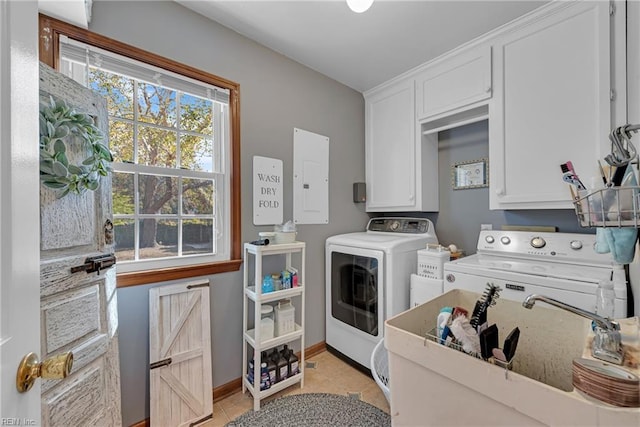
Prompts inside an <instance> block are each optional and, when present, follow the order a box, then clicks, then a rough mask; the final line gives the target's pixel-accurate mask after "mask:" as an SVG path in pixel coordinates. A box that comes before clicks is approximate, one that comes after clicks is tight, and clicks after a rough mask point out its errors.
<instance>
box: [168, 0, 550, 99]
mask: <svg viewBox="0 0 640 427" xmlns="http://www.w3.org/2000/svg"><path fill="white" fill-rule="evenodd" d="M176 1H177V2H179V3H181V4H182V5H184V6H186V7H188V8H190V9H192V10H194V11H196V12H198V13H200V14H202V15H204V16H206V17H208V18H210V19H213V20H214V21H217V22H219V23H221V24H222V25H224V26H226V27H229V28H231V29H233V30H235V31H236V32H238V33H240V34H242V35H244V36H246V37H249V38H250V39H253V40H255V41H257V42H258V43H260V44H262V45H264V46H267V47H269V48H271V49H273V50H275V51H277V52H280V53H281V54H283V55H285V56H287V57H289V58H291V59H293V60H295V61H297V62H299V63H301V64H304V65H306V66H308V67H310V68H312V69H314V70H316V71H318V72H320V73H322V74H324V75H326V76H329V77H331V78H333V79H335V80H337V81H339V82H341V83H344V84H345V85H347V86H349V87H351V88H353V89H355V90H358V91H361V92H364V91H366V90H368V89H371V88H373V87H375V86H377V85H379V84H380V83H383V82H384V81H386V80H388V79H390V78H392V77H394V76H397V75H399V74H401V73H403V72H405V71H408V70H410V69H411V68H413V67H416V66H418V65H420V64H422V63H423V62H426V61H428V60H430V59H432V58H435V57H437V56H438V55H440V54H442V53H444V52H446V51H448V50H451V49H453V48H454V47H456V46H458V45H460V44H462V43H464V42H466V41H468V40H471V39H473V38H475V37H477V36H479V35H481V34H484V33H486V32H487V31H489V30H491V29H493V28H496V27H498V26H500V25H502V24H504V23H506V22H509V21H511V20H513V19H514V18H516V17H518V16H521V15H523V14H525V13H527V12H529V11H531V10H533V9H535V8H536V7H539V6H541V5H542V4H544V3H547V1H524V0H497V1H482V0H471V1H459V0H440V1H433V0H429V1H427V0H422V1H418V0H414V1H403V0H375V1H374V3H373V5H372V6H371V8H370V9H369V10H368V11H366V12H364V13H361V14H357V13H354V12H352V11H351V10H350V9H349V8H348V7H347V4H346V2H345V1H344V0H324V1H317V0H316V1H305V0H302V1H300V0H299V1H292V0H289V1H270V0H253V1H245V0H235V1H229V0H226V1H218V0H176Z"/></svg>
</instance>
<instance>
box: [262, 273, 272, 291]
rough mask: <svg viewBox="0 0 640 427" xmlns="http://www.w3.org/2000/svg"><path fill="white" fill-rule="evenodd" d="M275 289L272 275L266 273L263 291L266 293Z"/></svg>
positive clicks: (263, 279)
mask: <svg viewBox="0 0 640 427" xmlns="http://www.w3.org/2000/svg"><path fill="white" fill-rule="evenodd" d="M273 290H274V288H273V278H272V277H271V276H270V275H268V274H265V276H264V277H263V278H262V293H263V294H266V293H268V292H273Z"/></svg>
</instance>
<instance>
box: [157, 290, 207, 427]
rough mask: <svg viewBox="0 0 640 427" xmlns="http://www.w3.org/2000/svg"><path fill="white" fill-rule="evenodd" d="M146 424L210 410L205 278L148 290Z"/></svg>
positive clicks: (190, 421)
mask: <svg viewBox="0 0 640 427" xmlns="http://www.w3.org/2000/svg"><path fill="white" fill-rule="evenodd" d="M149 328H150V332H149V334H150V336H149V341H150V342H149V346H150V348H149V360H150V364H149V365H150V369H151V393H150V397H151V425H152V426H190V425H196V424H200V423H201V422H203V421H206V420H208V419H210V418H211V417H212V416H213V385H212V384H213V378H212V376H211V332H210V330H211V326H210V315H209V282H201V281H200V282H192V283H184V284H178V285H168V286H161V287H157V288H152V289H150V290H149Z"/></svg>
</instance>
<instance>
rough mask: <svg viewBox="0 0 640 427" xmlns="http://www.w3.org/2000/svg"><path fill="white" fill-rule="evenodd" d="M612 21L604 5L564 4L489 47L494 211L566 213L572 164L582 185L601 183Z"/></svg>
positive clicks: (608, 109)
mask: <svg viewBox="0 0 640 427" xmlns="http://www.w3.org/2000/svg"><path fill="white" fill-rule="evenodd" d="M619 9H623V8H619ZM616 13H624V11H623V10H619V11H617V12H616ZM610 19H611V18H610V15H609V3H608V2H577V3H573V2H570V3H561V4H560V5H559V6H558V5H555V7H550V8H545V9H544V13H539V14H536V15H534V16H532V17H530V19H528V20H527V21H526V22H523V23H522V24H519V25H517V26H513V27H511V28H509V31H505V32H504V33H503V34H501V35H500V36H498V38H497V39H496V41H495V42H494V45H493V47H494V49H493V55H494V67H493V69H494V85H493V100H492V102H491V103H490V108H489V123H490V125H489V151H490V186H491V191H490V195H491V196H490V208H491V209H556V208H571V207H572V204H571V197H570V193H569V189H568V188H567V184H565V183H564V182H563V181H562V173H561V169H560V165H561V164H562V163H565V162H567V161H569V160H570V161H571V162H572V163H573V165H574V167H575V168H576V170H577V173H578V174H579V175H580V177H581V178H582V181H583V182H584V183H585V184H586V185H588V183H589V181H590V180H591V177H592V176H599V174H598V165H597V160H598V159H602V157H603V156H604V155H605V154H606V153H607V152H608V149H609V141H608V134H609V131H610V129H611V127H612V117H611V115H612V103H611V100H610V93H611V92H610V91H611V89H612V85H611V80H612V70H611V66H612V61H611V53H610V52H611V46H610V43H611V37H610V29H611V24H610V22H611V21H610ZM617 91H618V92H624V87H618V88H617Z"/></svg>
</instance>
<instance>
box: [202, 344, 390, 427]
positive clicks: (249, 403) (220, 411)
mask: <svg viewBox="0 0 640 427" xmlns="http://www.w3.org/2000/svg"><path fill="white" fill-rule="evenodd" d="M309 362H316V363H315V365H316V367H315V368H310V367H307V368H306V369H305V377H304V387H303V388H300V384H296V385H293V386H291V387H289V388H287V389H285V390H282V391H281V392H279V393H276V394H274V395H273V396H270V397H269V398H267V399H264V400H263V401H262V404H264V403H266V402H269V401H270V400H273V399H275V398H277V397H281V396H286V395H289V394H299V393H335V394H345V395H347V394H348V395H352V394H351V393H359V394H360V398H361V399H362V400H364V401H365V402H368V403H370V404H372V405H374V406H377V407H378V408H380V409H382V410H383V411H385V412H387V413H389V404H388V403H387V400H386V399H385V397H384V394H383V393H382V390H380V387H378V385H377V384H376V383H375V381H374V380H373V378H371V376H367V375H365V374H363V373H362V372H360V371H359V370H357V369H355V368H353V367H352V366H350V365H349V364H347V363H345V362H343V361H342V360H340V359H339V358H337V357H336V356H334V355H333V354H331V353H329V352H328V351H323V352H322V353H320V354H317V355H315V356H313V357H311V358H309V359H307V360H306V363H309ZM250 409H253V398H252V397H251V394H250V393H249V392H246V393H245V394H242V391H239V392H238V393H235V394H233V395H231V396H229V397H227V398H226V399H223V400H221V401H219V402H216V403H214V404H213V420H212V421H211V422H209V423H207V424H204V425H206V426H207V427H219V426H224V425H225V424H227V423H228V422H229V421H232V420H234V419H235V418H236V417H238V416H240V415H242V414H244V413H245V412H247V411H248V410H250Z"/></svg>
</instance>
